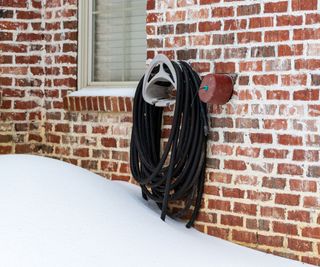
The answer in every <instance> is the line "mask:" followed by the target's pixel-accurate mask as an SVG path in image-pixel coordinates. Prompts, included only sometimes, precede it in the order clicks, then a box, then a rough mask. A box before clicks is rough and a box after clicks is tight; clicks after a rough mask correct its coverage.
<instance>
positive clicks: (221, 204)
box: [208, 199, 231, 211]
mask: <svg viewBox="0 0 320 267" xmlns="http://www.w3.org/2000/svg"><path fill="white" fill-rule="evenodd" d="M208 208H209V209H211V210H223V211H230V209H231V204H230V202H229V201H223V200H216V199H209V200H208Z"/></svg>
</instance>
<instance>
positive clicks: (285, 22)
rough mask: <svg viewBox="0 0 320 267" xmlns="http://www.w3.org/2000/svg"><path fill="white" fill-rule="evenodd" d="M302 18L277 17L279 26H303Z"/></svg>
mask: <svg viewBox="0 0 320 267" xmlns="http://www.w3.org/2000/svg"><path fill="white" fill-rule="evenodd" d="M302 19H303V18H302V16H289V15H283V16H278V17H277V26H295V25H302Z"/></svg>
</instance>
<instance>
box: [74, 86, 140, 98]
mask: <svg viewBox="0 0 320 267" xmlns="http://www.w3.org/2000/svg"><path fill="white" fill-rule="evenodd" d="M135 91H136V88H89V89H81V90H78V91H75V92H72V93H71V94H69V96H126V97H134V94H135Z"/></svg>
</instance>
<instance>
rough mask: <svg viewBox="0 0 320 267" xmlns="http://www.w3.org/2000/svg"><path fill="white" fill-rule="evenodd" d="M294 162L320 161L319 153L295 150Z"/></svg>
mask: <svg viewBox="0 0 320 267" xmlns="http://www.w3.org/2000/svg"><path fill="white" fill-rule="evenodd" d="M292 159H293V160H295V161H311V162H313V161H318V160H319V151H317V150H308V151H305V150H302V149H295V150H294V151H293V157H292Z"/></svg>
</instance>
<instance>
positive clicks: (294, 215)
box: [288, 210, 310, 222]
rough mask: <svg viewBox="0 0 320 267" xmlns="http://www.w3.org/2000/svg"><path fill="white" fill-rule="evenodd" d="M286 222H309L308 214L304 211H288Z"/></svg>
mask: <svg viewBox="0 0 320 267" xmlns="http://www.w3.org/2000/svg"><path fill="white" fill-rule="evenodd" d="M288 220H293V221H299V222H310V212H308V211H304V210H290V211H288Z"/></svg>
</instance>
